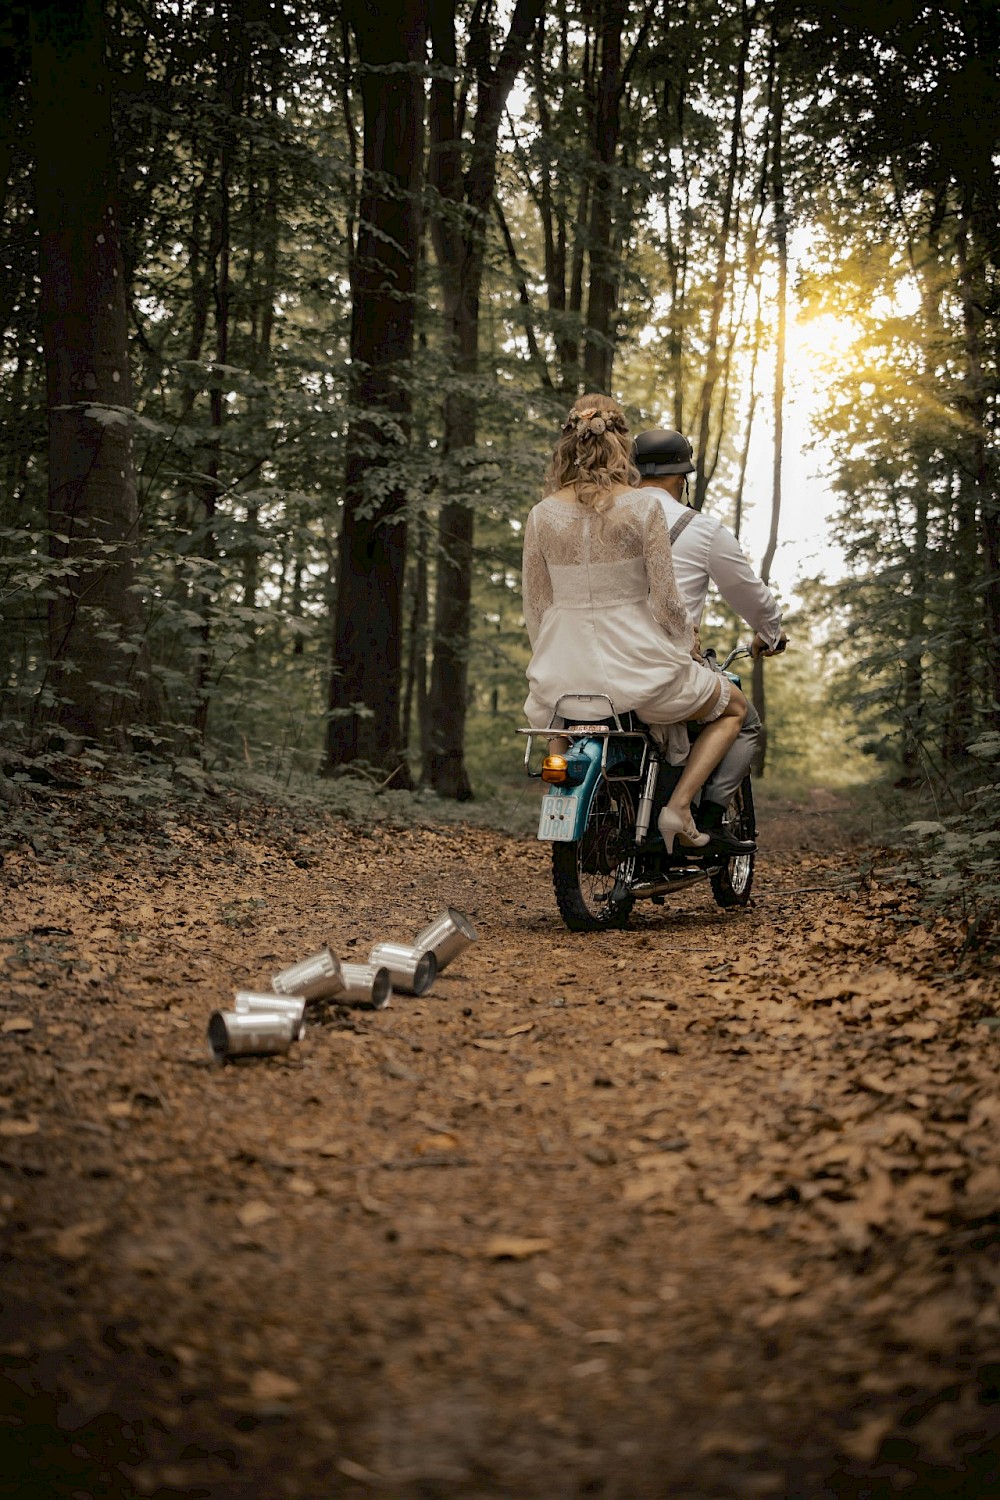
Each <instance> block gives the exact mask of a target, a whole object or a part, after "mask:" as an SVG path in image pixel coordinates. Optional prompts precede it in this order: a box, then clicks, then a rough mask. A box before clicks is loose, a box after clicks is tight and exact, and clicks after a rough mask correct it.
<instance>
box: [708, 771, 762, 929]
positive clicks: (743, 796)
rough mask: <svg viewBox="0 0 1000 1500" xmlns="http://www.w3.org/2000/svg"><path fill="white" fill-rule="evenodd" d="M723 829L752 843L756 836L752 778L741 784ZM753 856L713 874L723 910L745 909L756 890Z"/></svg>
mask: <svg viewBox="0 0 1000 1500" xmlns="http://www.w3.org/2000/svg"><path fill="white" fill-rule="evenodd" d="M722 824H723V827H724V828H727V829H728V830H729V832H730V833H732V834H734V835H735V836H736V838H738V839H752V838H755V837H756V834H757V823H756V819H755V818H754V811H753V792H752V791H751V789H750V777H749V776H747V777H745V778H744V780H743V781H742V782H741V783H740V785H739V787H738V788H737V791H736V794H735V796H734V797H733V800H732V801H731V802H730V804H729V806H728V807H727V808H726V811H725V815H724V817H723V819H722ZM755 857H756V856H755V855H753V854H737V855H735V856H734V858H733V859H728V860H727V861H726V863H725V864H724V865H720V867H719V868H718V869H717V870H714V871H712V874H711V881H712V895H713V896H714V897H715V899H716V901H717V902H718V904H719V905H720V906H746V904H747V902H748V901H749V900H750V891H751V890H752V888H753V862H754V859H755Z"/></svg>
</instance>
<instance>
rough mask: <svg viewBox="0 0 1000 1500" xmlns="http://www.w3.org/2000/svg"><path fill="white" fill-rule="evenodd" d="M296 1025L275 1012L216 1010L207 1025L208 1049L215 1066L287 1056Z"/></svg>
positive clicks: (288, 1018)
mask: <svg viewBox="0 0 1000 1500" xmlns="http://www.w3.org/2000/svg"><path fill="white" fill-rule="evenodd" d="M294 1031H295V1023H294V1021H293V1020H292V1017H291V1016H279V1015H278V1014H277V1012H275V1011H270V1012H269V1011H243V1012H240V1011H234V1010H217V1011H214V1012H213V1014H212V1015H211V1016H210V1017H209V1021H208V1047H209V1051H210V1052H211V1054H212V1056H213V1057H214V1058H215V1060H216V1062H220V1063H224V1062H227V1061H228V1060H229V1058H231V1057H261V1056H265V1055H267V1054H268V1053H275V1052H287V1051H288V1049H289V1047H290V1046H291V1045H292V1039H293V1036H294Z"/></svg>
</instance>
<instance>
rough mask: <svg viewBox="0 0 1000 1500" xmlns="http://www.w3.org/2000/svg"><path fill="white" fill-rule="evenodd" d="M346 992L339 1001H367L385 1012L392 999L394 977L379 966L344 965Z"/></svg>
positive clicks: (340, 996) (339, 997)
mask: <svg viewBox="0 0 1000 1500" xmlns="http://www.w3.org/2000/svg"><path fill="white" fill-rule="evenodd" d="M341 972H342V973H343V976H344V991H343V994H341V995H338V996H337V999H338V1000H367V1001H368V1002H369V1003H370V1004H371V1005H373V1006H374V1007H375V1009H376V1010H385V1007H386V1006H387V1005H388V1004H389V1001H390V1000H391V998H392V976H391V974H390V973H389V970H388V969H387V968H385V967H384V966H383V967H381V968H380V967H379V966H378V965H377V964H342V965H341Z"/></svg>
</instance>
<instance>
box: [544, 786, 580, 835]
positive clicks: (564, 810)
mask: <svg viewBox="0 0 1000 1500" xmlns="http://www.w3.org/2000/svg"><path fill="white" fill-rule="evenodd" d="M576 809H577V797H576V794H575V793H574V794H573V795H572V796H569V797H554V796H551V795H549V796H547V797H543V798H542V812H541V816H540V818H539V819H538V837H539V838H540V839H553V840H556V841H558V840H559V839H565V840H570V839H572V838H574V837H575V834H576Z"/></svg>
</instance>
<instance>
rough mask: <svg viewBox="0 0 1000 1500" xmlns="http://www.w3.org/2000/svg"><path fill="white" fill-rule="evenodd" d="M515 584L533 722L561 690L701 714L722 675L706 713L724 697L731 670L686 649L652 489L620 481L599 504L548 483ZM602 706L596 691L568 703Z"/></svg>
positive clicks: (548, 715)
mask: <svg viewBox="0 0 1000 1500" xmlns="http://www.w3.org/2000/svg"><path fill="white" fill-rule="evenodd" d="M522 590H523V600H524V619H525V624H526V625H527V627H528V637H529V639H530V641H531V648H532V655H531V661H530V662H529V664H528V673H527V675H528V683H529V686H530V692H529V694H528V699H527V702H526V703H525V705H524V707H525V713H526V715H527V718H528V722H529V724H530V725H531V726H532V728H534V729H544V728H546V727H547V726H548V725H549V724H551V723H552V722H553V721H552V714H553V711H554V709H555V705H556V702H557V700H558V699H559V698H560V696H561V695H562V694H564V693H580V694H587V693H595V694H597V693H602V694H607V695H608V697H610V698H611V700H612V702H613V703H614V706H615V708H616V710H617V711H618V712H619V713H621V712H623V711H624V710H625V709H629V708H631V709H634V710H635V712H636V713H637V714H638V715H639V717H640V718H641V719H644V720H645V721H646V723H647V724H651V725H656V724H663V725H667V724H678V723H682V722H684V721H686V720H689V719H695V718H698V717H701V716H702V715H703V713H704V707H705V704H706V702H707V700H708V699H709V697H710V696H711V694H712V692H713V690H714V689H715V688H716V687H717V686H718V684H719V683H720V682H721V683H722V686H723V692H722V696H721V698H720V700H719V703H718V704H716V705H714V706H713V710H712V712H711V715H710V716H711V717H712V718H716V717H717V716H718V714H720V713H721V712H722V711H723V709H724V708H725V706H726V703H727V702H728V700H729V679H728V678H726V677H723V676H722V675H721V674H719V673H716V672H713V671H712V669H711V668H710V667H707V666H702V665H700V664H699V663H698V662H696V661H694V660H693V659H692V657H691V646H692V644H693V629H692V625H691V621H690V619H689V617H688V614H687V611H686V610H685V608H684V604H683V602H682V600H681V596H680V594H679V593H678V590H677V585H676V583H675V581H674V567H673V560H672V558H671V552H670V533H669V531H668V529H667V523H666V520H665V518H664V514H663V507H662V505H661V504H660V501H659V499H658V497H657V496H656V495H655V494H651V493H649V492H646V491H643V490H626V491H624V493H622V494H620V495H619V496H617V498H616V499H615V502H614V504H613V505H612V507H611V508H610V509H609V510H606V511H604V512H603V513H602V514H595V513H594V512H593V511H590V510H588V509H587V508H586V507H584V506H582V505H580V504H578V503H577V502H576V501H573V500H562V499H559V498H557V497H555V496H552V495H549V496H547V497H546V499H544V500H541V501H539V503H538V504H537V505H536V506H534V507H533V509H532V510H531V511H530V512H529V514H528V519H527V522H526V524H525V529H524V558H523V567H522ZM607 714H608V706H607V704H606V703H602V700H601V699H600V698H594V699H592V700H591V702H590V703H589V704H587V703H575V704H574V705H573V708H572V716H573V717H575V718H577V719H581V720H582V719H587V718H593V717H601V718H605V717H606V716H607ZM664 738H666V736H664ZM673 758H674V757H673V755H671V759H673Z"/></svg>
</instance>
